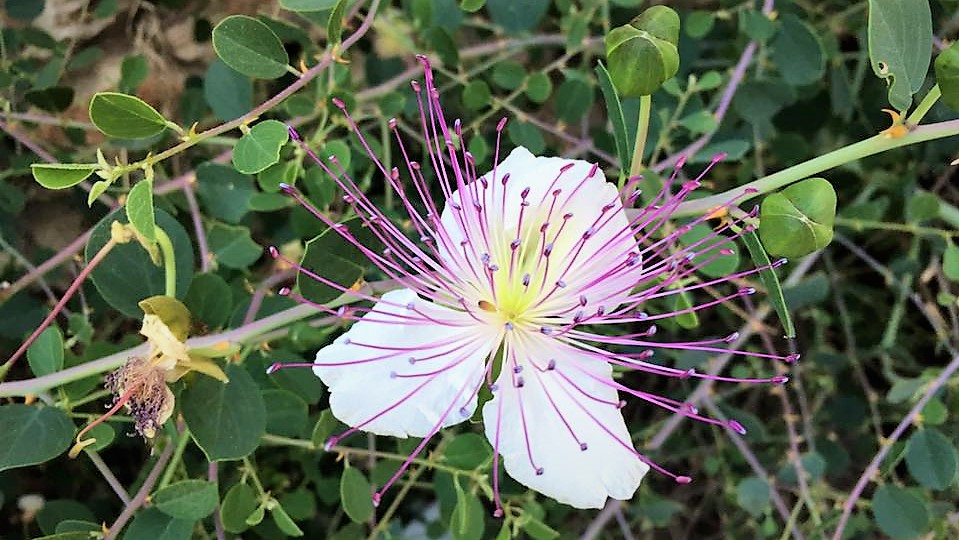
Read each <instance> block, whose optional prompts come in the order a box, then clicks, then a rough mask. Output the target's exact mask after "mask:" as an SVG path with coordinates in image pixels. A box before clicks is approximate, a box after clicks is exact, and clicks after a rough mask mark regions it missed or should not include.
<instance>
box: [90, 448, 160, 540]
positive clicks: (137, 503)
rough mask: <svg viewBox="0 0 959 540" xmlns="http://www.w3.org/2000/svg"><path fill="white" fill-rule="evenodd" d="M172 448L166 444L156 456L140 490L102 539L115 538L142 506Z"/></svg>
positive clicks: (109, 539) (112, 539)
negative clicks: (157, 456)
mask: <svg viewBox="0 0 959 540" xmlns="http://www.w3.org/2000/svg"><path fill="white" fill-rule="evenodd" d="M174 448H176V445H175V444H167V445H166V448H164V449H163V452H162V453H161V454H160V457H159V458H157V461H156V463H154V464H153V469H151V470H150V474H148V475H147V477H146V480H144V481H143V485H142V486H140V490H139V491H137V494H136V495H135V496H134V497H133V500H131V501H130V504H128V505H126V507H125V508H124V509H123V512H120V515H119V516H117V519H116V521H114V522H113V525H110V529H109V531H108V532H107V534H106V536H105V537H104V540H115V539H116V538H117V536H118V535H119V534H120V531H121V530H123V526H124V525H126V524H127V521H130V518H132V517H133V513H134V512H136V511H137V509H139V508H140V507H141V506H143V503H144V502H146V499H147V496H149V495H150V490H152V489H153V486H154V485H155V484H156V483H157V480H159V478H160V472H162V471H163V468H164V467H165V466H166V464H167V462H168V461H170V457H171V456H172V455H173V450H174Z"/></svg>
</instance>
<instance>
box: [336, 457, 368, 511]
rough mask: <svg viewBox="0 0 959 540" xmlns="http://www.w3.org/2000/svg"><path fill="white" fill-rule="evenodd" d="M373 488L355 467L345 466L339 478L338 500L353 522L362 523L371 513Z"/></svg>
mask: <svg viewBox="0 0 959 540" xmlns="http://www.w3.org/2000/svg"><path fill="white" fill-rule="evenodd" d="M372 494H373V488H372V487H371V486H370V483H369V481H367V479H366V476H364V475H363V473H362V472H360V470H359V469H357V468H356V467H347V468H346V469H344V470H343V476H342V477H341V478H340V502H341V503H342V504H343V511H344V512H346V515H347V516H349V518H350V519H351V520H353V521H354V522H355V523H364V522H366V520H368V519H370V516H372V515H373V497H372Z"/></svg>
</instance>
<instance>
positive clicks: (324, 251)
mask: <svg viewBox="0 0 959 540" xmlns="http://www.w3.org/2000/svg"><path fill="white" fill-rule="evenodd" d="M339 227H346V228H347V229H348V230H349V232H350V234H352V235H353V236H354V237H355V238H357V240H359V242H360V243H361V244H362V245H364V246H366V247H368V248H370V249H372V250H374V251H376V249H377V246H378V245H379V242H376V241H375V240H376V238H375V237H374V236H373V234H372V233H370V232H369V231H368V230H367V229H366V228H365V227H363V226H362V224H361V223H360V222H359V220H356V219H354V220H350V221H346V222H343V223H341V224H339ZM368 261H369V259H368V258H367V257H366V256H365V255H363V252H362V251H360V250H359V249H358V248H356V247H355V246H354V245H353V244H351V243H350V242H349V241H347V240H346V239H344V238H343V237H342V236H340V235H339V234H338V233H337V232H335V231H333V230H332V229H330V228H327V229H326V230H325V231H323V232H322V233H320V234H319V235H317V236H316V237H314V238H313V239H312V240H310V241H308V242H307V243H306V251H305V252H304V253H303V260H302V261H301V262H300V265H301V266H302V267H303V268H305V269H307V270H310V271H311V272H314V273H317V274H319V275H320V276H322V277H323V278H324V279H327V280H329V281H332V282H334V283H337V284H339V285H341V286H342V287H343V288H350V287H352V286H353V285H355V284H356V283H357V282H358V281H359V280H360V279H361V278H362V277H363V274H364V273H365V272H366V265H367V264H369V262H368ZM296 284H297V286H298V287H299V289H300V294H302V295H303V297H305V298H307V299H308V300H310V301H312V302H316V303H318V304H323V303H325V302H329V301H331V300H333V299H335V298H337V297H338V296H340V295H341V294H343V291H342V290H341V289H338V288H336V287H331V286H329V285H326V284H325V283H320V282H319V281H317V280H315V279H313V278H311V277H310V276H308V275H307V274H305V273H303V272H300V273H299V274H297V276H296Z"/></svg>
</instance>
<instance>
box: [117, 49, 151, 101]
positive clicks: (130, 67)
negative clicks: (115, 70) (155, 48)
mask: <svg viewBox="0 0 959 540" xmlns="http://www.w3.org/2000/svg"><path fill="white" fill-rule="evenodd" d="M149 73H150V69H149V67H148V64H147V59H146V57H145V56H143V55H142V54H135V55H131V56H125V57H123V63H121V64H120V89H121V90H123V91H124V92H135V91H136V89H137V87H138V86H140V83H142V82H143V80H144V79H146V78H147V75H148V74H149Z"/></svg>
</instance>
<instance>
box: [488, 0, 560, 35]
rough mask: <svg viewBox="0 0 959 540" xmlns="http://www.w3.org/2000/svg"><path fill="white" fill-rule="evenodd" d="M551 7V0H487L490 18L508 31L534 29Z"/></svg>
mask: <svg viewBox="0 0 959 540" xmlns="http://www.w3.org/2000/svg"><path fill="white" fill-rule="evenodd" d="M548 8H549V0H526V1H524V2H515V1H514V0H486V10H487V11H489V15H490V18H491V19H493V22H494V23H495V24H497V25H498V26H500V27H502V28H503V30H505V31H507V32H510V33H512V32H522V31H524V30H532V29H533V28H534V27H535V26H536V25H538V24H539V21H540V20H542V18H543V15H545V14H546V10H547V9H548Z"/></svg>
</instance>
